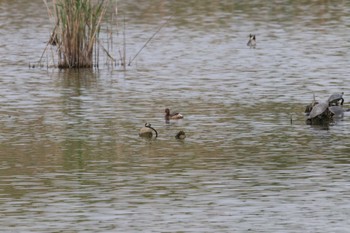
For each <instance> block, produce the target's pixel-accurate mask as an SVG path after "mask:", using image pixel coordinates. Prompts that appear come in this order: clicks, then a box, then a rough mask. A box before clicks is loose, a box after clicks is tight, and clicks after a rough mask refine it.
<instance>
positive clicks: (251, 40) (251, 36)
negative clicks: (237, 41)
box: [247, 34, 256, 48]
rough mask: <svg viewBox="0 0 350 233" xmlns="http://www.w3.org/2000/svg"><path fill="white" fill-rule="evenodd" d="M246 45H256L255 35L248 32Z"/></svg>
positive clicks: (253, 46)
mask: <svg viewBox="0 0 350 233" xmlns="http://www.w3.org/2000/svg"><path fill="white" fill-rule="evenodd" d="M247 46H249V47H250V48H255V46H256V37H255V35H253V34H249V40H248V43H247Z"/></svg>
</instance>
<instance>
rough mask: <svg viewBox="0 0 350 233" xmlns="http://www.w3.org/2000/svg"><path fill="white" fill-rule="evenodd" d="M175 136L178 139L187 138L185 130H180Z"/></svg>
mask: <svg viewBox="0 0 350 233" xmlns="http://www.w3.org/2000/svg"><path fill="white" fill-rule="evenodd" d="M175 138H176V139H180V140H182V139H185V138H186V134H185V132H184V131H182V130H180V131H179V132H178V133H177V134H176V135H175Z"/></svg>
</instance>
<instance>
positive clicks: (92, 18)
mask: <svg viewBox="0 0 350 233" xmlns="http://www.w3.org/2000/svg"><path fill="white" fill-rule="evenodd" d="M107 2H108V1H104V0H53V1H52V3H51V4H50V5H49V4H48V2H47V0H44V3H45V4H46V6H47V9H48V11H49V15H51V16H52V17H53V18H54V21H55V27H54V29H53V32H52V35H51V38H50V41H49V43H51V44H52V45H56V46H57V53H58V67H59V68H91V67H94V65H95V66H98V64H94V61H95V63H96V62H97V63H98V59H94V57H93V54H94V49H95V53H96V47H98V38H99V35H100V27H101V23H102V20H103V18H104V16H105V14H106V11H107V8H108V3H107Z"/></svg>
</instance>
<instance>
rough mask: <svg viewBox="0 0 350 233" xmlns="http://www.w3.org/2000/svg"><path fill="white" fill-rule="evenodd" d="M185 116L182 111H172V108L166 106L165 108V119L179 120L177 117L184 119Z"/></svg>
mask: <svg viewBox="0 0 350 233" xmlns="http://www.w3.org/2000/svg"><path fill="white" fill-rule="evenodd" d="M182 118H184V116H183V115H181V114H180V113H178V112H176V113H170V109H169V108H166V109H165V121H167V122H168V121H169V120H177V119H182Z"/></svg>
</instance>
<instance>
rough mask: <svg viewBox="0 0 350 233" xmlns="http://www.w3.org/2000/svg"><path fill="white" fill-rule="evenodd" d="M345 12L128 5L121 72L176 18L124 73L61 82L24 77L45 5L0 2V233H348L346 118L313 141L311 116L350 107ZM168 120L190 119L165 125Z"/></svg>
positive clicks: (36, 74) (343, 6)
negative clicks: (316, 105)
mask: <svg viewBox="0 0 350 233" xmlns="http://www.w3.org/2000/svg"><path fill="white" fill-rule="evenodd" d="M349 7H350V5H349V3H348V2H346V1H331V2H330V1H312V2H304V1H301V2H300V1H298V2H294V1H292V2H291V1H278V2H273V3H272V2H271V3H265V2H261V1H250V2H249V3H248V2H247V3H245V2H241V1H233V2H232V1H161V0H151V1H145V2H142V3H140V2H139V1H119V2H118V14H119V15H118V20H119V25H120V24H121V22H122V21H123V20H122V19H123V17H124V16H125V21H126V38H127V57H128V58H133V57H134V56H135V54H136V53H137V52H138V51H139V49H140V48H141V47H142V46H143V45H144V43H145V42H146V41H147V39H148V38H150V37H151V36H152V35H153V33H154V32H155V31H156V30H157V28H158V27H159V26H160V25H161V24H163V23H165V22H166V21H167V20H168V19H169V17H170V16H172V18H171V20H169V22H168V23H167V24H166V26H164V28H163V29H162V30H161V31H160V32H159V33H158V34H157V35H156V36H155V37H154V39H152V40H151V42H150V43H149V44H148V45H147V46H146V47H145V48H144V49H143V50H142V52H141V53H140V55H139V56H137V58H136V59H135V60H134V62H133V63H132V65H131V66H130V67H127V70H126V71H122V68H121V67H120V66H116V67H111V66H109V65H106V64H104V62H103V61H100V62H101V65H100V67H99V69H95V70H93V71H89V70H73V71H68V70H57V69H54V68H47V67H46V65H47V64H48V63H49V62H50V59H49V57H48V56H47V57H46V55H44V59H43V61H44V62H43V64H44V67H41V68H40V67H36V68H34V69H33V68H29V67H28V66H29V63H30V64H36V62H37V61H38V60H39V58H40V56H41V54H42V52H43V50H44V48H45V46H46V41H47V39H48V36H49V34H50V29H51V24H50V22H49V21H48V17H47V11H46V8H45V6H44V5H43V3H42V2H41V1H27V0H25V1H20V2H15V1H9V0H7V1H6V0H5V1H1V2H0V9H1V10H0V22H1V23H0V34H1V37H0V40H1V43H0V44H1V45H0V53H1V54H2V59H1V61H0V67H1V69H0V113H1V114H0V158H1V160H0V161H1V162H0V177H1V179H0V180H1V181H0V216H1V218H0V225H1V226H2V230H3V231H4V232H140V231H145V232H214V231H216V232H248V231H250V232H348V226H349V225H350V222H349V220H348V216H349V215H350V206H349V202H348V200H349V188H348V180H349V178H350V177H349V175H348V170H349V164H350V158H349V154H350V153H349V152H350V145H349V142H350V140H349V139H350V131H349V129H350V123H349V122H350V116H349V115H345V117H344V118H343V119H341V120H340V121H337V122H335V123H334V124H332V125H330V126H329V127H326V128H325V127H311V126H307V125H306V124H305V116H304V114H303V111H304V107H305V105H306V104H308V103H309V102H310V101H311V100H312V98H313V97H312V96H313V93H314V94H315V96H316V98H317V99H318V100H326V99H327V98H328V96H329V95H330V94H332V93H334V92H341V91H343V92H344V93H345V95H344V98H345V105H346V106H347V107H349V104H348V100H349V98H348V93H350V87H349V85H348V83H349V76H348V74H349V72H350V69H349V65H348V61H349V49H348V48H349V41H348V40H347V38H348V34H347V31H348V28H349V26H350V18H349V15H348V10H349V9H350V8H349ZM119 30H122V29H121V26H119ZM250 33H254V34H256V35H257V48H256V49H250V48H249V47H247V46H246V43H247V39H248V35H249V34H250ZM122 39H123V38H122V33H121V31H119V34H118V35H116V37H115V45H114V46H115V50H116V51H115V52H114V53H113V54H114V55H115V56H116V57H117V58H118V50H119V49H121V48H122V44H121V42H122ZM46 62H47V63H46ZM166 107H169V108H170V109H171V110H174V111H176V110H177V111H181V113H182V114H184V116H185V118H184V119H182V120H179V121H172V122H171V123H170V124H166V123H165V122H164V109H165V108H166ZM291 118H292V124H291ZM146 122H149V123H151V124H152V126H153V127H155V128H156V129H157V130H158V132H159V137H158V138H157V139H156V140H145V139H142V138H139V136H138V131H139V129H140V128H141V127H142V126H143V125H144V124H145V123H146ZM179 130H184V131H185V132H186V134H187V138H186V139H185V140H184V141H178V140H175V138H174V136H175V134H176V133H177V132H178V131H179Z"/></svg>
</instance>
